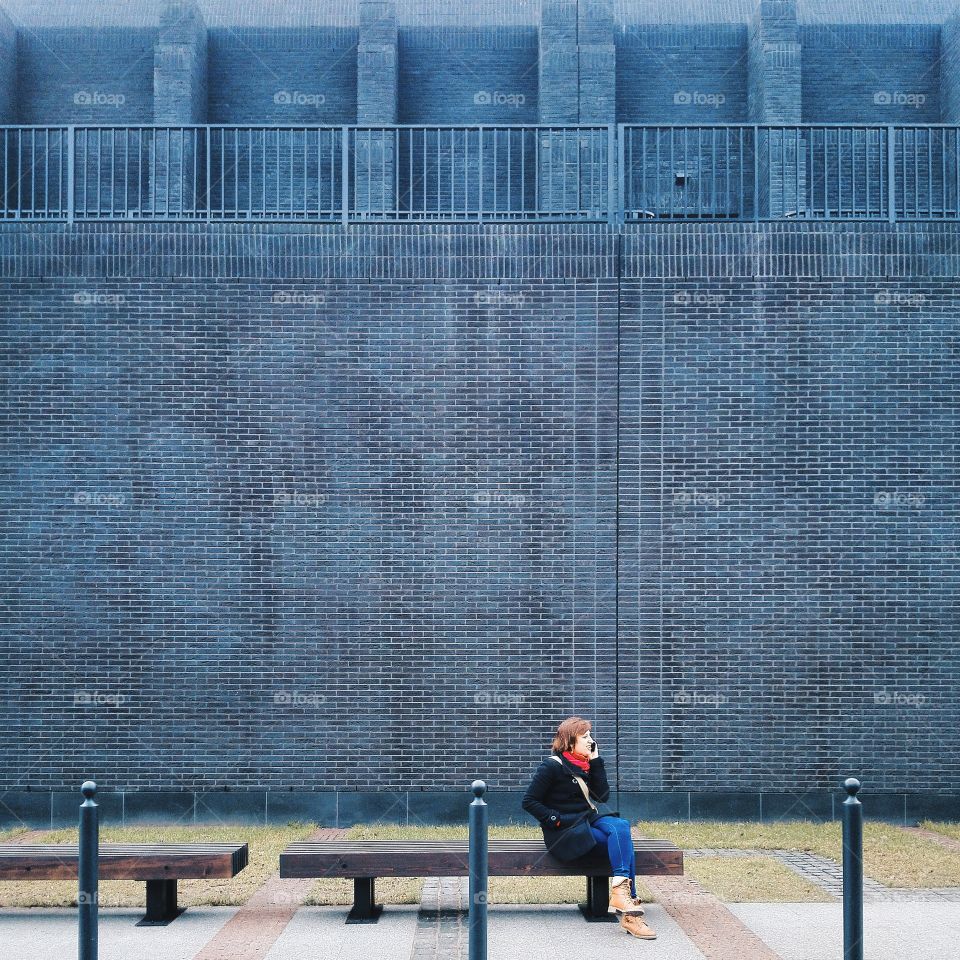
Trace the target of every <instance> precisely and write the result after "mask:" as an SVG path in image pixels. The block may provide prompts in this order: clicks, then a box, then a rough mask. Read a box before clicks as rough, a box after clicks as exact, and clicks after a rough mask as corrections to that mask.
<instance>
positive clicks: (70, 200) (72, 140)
mask: <svg viewBox="0 0 960 960" xmlns="http://www.w3.org/2000/svg"><path fill="white" fill-rule="evenodd" d="M76 143H77V128H76V127H74V126H69V127H67V223H73V220H74V217H75V209H74V204H75V195H74V190H75V186H74V174H75V167H76Z"/></svg>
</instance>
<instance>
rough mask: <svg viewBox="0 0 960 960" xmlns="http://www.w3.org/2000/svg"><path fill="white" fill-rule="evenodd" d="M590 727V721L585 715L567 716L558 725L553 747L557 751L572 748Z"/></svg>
mask: <svg viewBox="0 0 960 960" xmlns="http://www.w3.org/2000/svg"><path fill="white" fill-rule="evenodd" d="M589 729H590V721H589V720H584V719H583V717H567V719H566V720H564V721H563V723H561V724H560V726H559V727H557V735H556V736H555V737H554V738H553V749H554V750H555V751H556V752H557V753H563V752H564V750H572V749H573V748H574V746H575V745H576V743H577V737H579V736H580V735H581V734H584V733H586V732H587V731H588V730H589Z"/></svg>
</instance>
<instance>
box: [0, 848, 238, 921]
mask: <svg viewBox="0 0 960 960" xmlns="http://www.w3.org/2000/svg"><path fill="white" fill-rule="evenodd" d="M78 859H79V851H78V847H77V845H76V844H75V843H49V844H47V843H43V844H36V843H35V844H27V843H5V844H0V880H76V879H77V868H78ZM248 859H249V851H248V850H247V845H246V844H245V843H102V844H100V855H99V861H100V870H99V876H100V879H101V880H145V881H146V883H147V912H146V916H145V917H144V918H143V919H142V920H141V921H140V922H139V923H138V924H137V926H141V927H142V926H160V925H163V924H167V923H170V921H171V920H175V919H176V918H177V917H178V916H180V914H181V913H183V911H184V910H185V909H186V907H180V908H178V907H177V880H206V879H210V878H213V877H216V878H221V877H235V876H236V875H237V874H238V873H239V872H240V871H241V870H242V869H243V868H244V867H245V866H246V865H247V861H248Z"/></svg>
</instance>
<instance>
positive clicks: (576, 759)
mask: <svg viewBox="0 0 960 960" xmlns="http://www.w3.org/2000/svg"><path fill="white" fill-rule="evenodd" d="M563 755H564V756H565V757H566V758H567V759H568V760H569V761H570V762H571V763H572V764H575V765H576V766H578V767H579V768H580V769H581V770H582V771H583V772H584V773H589V772H590V758H589V757H587V758H586V759H582V757H583V755H582V754H579V753H571V751H569V750H564V751H563Z"/></svg>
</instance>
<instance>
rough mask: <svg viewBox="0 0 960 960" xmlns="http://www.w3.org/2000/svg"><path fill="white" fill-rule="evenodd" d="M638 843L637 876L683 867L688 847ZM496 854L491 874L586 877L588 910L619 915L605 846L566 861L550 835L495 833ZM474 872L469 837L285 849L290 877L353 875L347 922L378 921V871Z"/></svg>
mask: <svg viewBox="0 0 960 960" xmlns="http://www.w3.org/2000/svg"><path fill="white" fill-rule="evenodd" d="M633 849H634V852H635V856H636V867H637V876H640V875H643V874H646V875H648V876H670V877H677V876H682V875H683V851H682V850H681V849H680V848H679V847H677V846H674V844H672V843H670V842H669V841H667V840H638V839H635V840H634V841H633ZM488 854H489V855H488V873H489V875H490V876H491V877H546V876H551V877H577V876H581V877H586V878H587V901H586V903H581V904H580V912H581V913H582V914H583V916H584V918H585V919H586V920H589V921H591V922H595V921H604V920H612V921H616V919H617V917H616V915H615V914H613V913H609V912H608V910H609V907H610V877H611V875H612V868H611V866H610V859H609V857H608V856H607V854H606V852H605V851H604V850H602V849H601V851H600V852H599V853H598V854H595V853H591V854H589V855H588V856H584V857H580V858H579V859H578V860H571V861H569V862H566V863H564V862H562V861H560V860H556V859H555V858H554V857H552V856H550V854H549V853H547V851H546V848H545V847H544V844H543V840H542V839H537V840H490V841H488ZM469 872H470V871H469V843H468V841H467V840H321V841H314V842H301V843H292V844H290V845H289V846H288V847H287V849H286V850H284V851H283V853H281V854H280V876H281V877H282V878H284V879H293V878H298V879H303V878H311V877H350V878H352V879H353V908H352V909H351V910H350V912H349V913H348V914H347V923H376V922H377V919H378V918H379V916H380V914H381V913H382V912H383V905H382V904H378V903H376V898H375V893H374V881H375V880H376V878H377V877H466V876H469Z"/></svg>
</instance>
